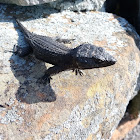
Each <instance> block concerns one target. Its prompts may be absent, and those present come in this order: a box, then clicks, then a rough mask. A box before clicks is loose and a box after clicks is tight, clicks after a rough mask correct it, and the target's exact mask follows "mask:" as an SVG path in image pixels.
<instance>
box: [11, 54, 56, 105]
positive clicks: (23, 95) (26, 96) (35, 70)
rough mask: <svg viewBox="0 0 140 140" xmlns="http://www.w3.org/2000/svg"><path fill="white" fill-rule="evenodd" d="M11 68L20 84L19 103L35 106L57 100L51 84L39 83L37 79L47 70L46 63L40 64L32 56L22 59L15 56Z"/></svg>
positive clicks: (17, 95)
mask: <svg viewBox="0 0 140 140" xmlns="http://www.w3.org/2000/svg"><path fill="white" fill-rule="evenodd" d="M10 67H11V70H12V72H13V74H14V76H15V77H16V79H17V80H18V82H19V84H18V85H19V87H18V90H17V91H16V99H17V100H18V101H21V102H25V103H28V104H33V103H38V102H53V101H55V100H56V95H55V92H54V90H53V89H52V87H51V85H50V83H47V84H41V83H37V79H38V78H39V77H41V75H42V74H43V71H45V69H46V66H45V63H44V62H40V61H39V60H37V59H35V58H34V57H33V56H31V55H29V56H27V57H26V58H20V57H18V56H16V55H14V54H13V55H12V56H11V58H10Z"/></svg>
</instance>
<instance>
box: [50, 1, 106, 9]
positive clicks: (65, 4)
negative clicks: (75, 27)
mask: <svg viewBox="0 0 140 140" xmlns="http://www.w3.org/2000/svg"><path fill="white" fill-rule="evenodd" d="M104 2H105V0H75V1H73V0H69V1H66V0H58V1H55V2H53V3H50V5H51V6H52V7H53V8H56V9H59V10H70V11H90V10H94V11H105V10H104Z"/></svg>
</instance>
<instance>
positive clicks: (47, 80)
mask: <svg viewBox="0 0 140 140" xmlns="http://www.w3.org/2000/svg"><path fill="white" fill-rule="evenodd" d="M67 69H69V67H68V66H63V67H59V66H53V67H50V68H49V69H48V70H46V72H45V74H44V75H43V76H42V77H41V78H39V79H38V81H37V82H39V83H42V84H45V83H50V80H51V79H52V78H51V76H53V75H55V74H58V73H60V72H62V71H65V70H67Z"/></svg>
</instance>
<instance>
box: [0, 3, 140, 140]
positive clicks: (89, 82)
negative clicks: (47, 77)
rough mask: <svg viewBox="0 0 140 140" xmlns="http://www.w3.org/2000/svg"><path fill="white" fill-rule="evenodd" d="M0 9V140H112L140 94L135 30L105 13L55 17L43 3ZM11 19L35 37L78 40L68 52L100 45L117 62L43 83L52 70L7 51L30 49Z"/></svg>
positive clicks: (139, 60)
mask: <svg viewBox="0 0 140 140" xmlns="http://www.w3.org/2000/svg"><path fill="white" fill-rule="evenodd" d="M42 9H44V10H42ZM0 10H1V13H0V31H1V32H0V73H1V74H0V90H1V94H0V101H1V102H0V105H1V106H0V138H1V139H3V140H6V139H10V140H31V139H33V140H52V139H55V140H57V139H59V140H66V139H68V140H72V139H75V140H87V139H88V140H90V139H98V140H101V139H102V140H104V139H105V140H107V139H110V137H111V134H112V132H113V131H114V130H115V128H116V127H117V125H118V123H119V121H120V120H121V118H122V117H123V115H124V112H125V110H126V107H127V104H128V102H129V100H130V99H131V98H132V97H134V96H135V95H136V93H137V91H138V90H139V89H140V87H139V85H138V82H139V80H138V77H139V72H140V63H139V62H140V52H139V49H138V47H139V41H140V38H139V36H138V35H137V33H136V32H135V31H134V29H133V28H132V27H131V26H130V25H129V24H128V22H126V21H125V20H124V19H122V18H120V17H116V16H113V15H112V14H106V13H97V12H87V13H74V12H62V13H54V12H55V11H51V10H50V9H47V7H46V6H44V5H43V6H39V7H32V8H30V7H18V6H2V5H0ZM15 11H16V12H15ZM25 11H26V12H25ZM51 13H52V14H51ZM53 13H54V14H53ZM13 15H16V16H17V17H18V18H19V19H20V20H22V23H23V25H24V26H26V27H27V28H28V30H30V31H31V32H34V33H38V34H42V35H48V36H50V37H55V36H60V37H62V38H68V39H72V38H74V39H75V40H74V41H72V43H71V44H69V45H67V46H68V47H71V48H74V47H76V46H78V45H80V44H82V43H84V42H89V43H92V44H94V45H97V46H101V47H103V48H105V49H106V51H108V52H109V53H110V54H111V55H113V56H114V57H115V58H116V59H117V63H116V64H115V65H113V66H110V67H106V68H101V69H90V70H84V71H83V72H84V76H83V77H80V76H75V74H74V73H72V71H65V72H62V73H60V74H57V75H55V76H53V77H52V78H53V79H52V81H51V83H50V84H47V85H45V86H44V85H41V84H38V83H36V81H37V78H39V77H41V76H42V75H43V72H44V71H45V70H46V67H47V68H48V67H50V65H49V64H45V63H44V62H41V61H39V60H37V59H35V58H34V57H33V56H32V55H30V56H28V57H25V58H20V57H18V56H16V55H14V54H12V53H11V52H5V51H6V50H12V49H13V47H14V44H18V45H20V46H23V47H24V46H25V45H27V44H26V43H25V40H24V38H23V34H22V33H21V32H20V30H19V28H18V27H17V25H16V24H15V21H14V20H13V19H12V16H13ZM29 17H32V18H29ZM40 17H44V18H40ZM14 26H15V27H14ZM55 95H56V101H54V100H55ZM48 100H49V101H52V102H48ZM2 106H3V107H4V108H2Z"/></svg>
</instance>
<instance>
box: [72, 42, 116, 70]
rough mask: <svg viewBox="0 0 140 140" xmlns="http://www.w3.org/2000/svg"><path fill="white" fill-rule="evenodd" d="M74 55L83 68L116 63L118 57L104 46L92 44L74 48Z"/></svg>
mask: <svg viewBox="0 0 140 140" xmlns="http://www.w3.org/2000/svg"><path fill="white" fill-rule="evenodd" d="M73 55H74V57H75V58H76V63H77V65H78V66H79V68H81V69H90V68H100V67H107V66H111V65H113V64H115V63H116V59H115V58H114V57H113V56H111V55H110V54H109V53H108V52H106V51H105V49H104V48H101V47H96V46H94V45H91V44H82V45H80V46H78V47H77V48H75V49H74V53H73Z"/></svg>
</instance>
